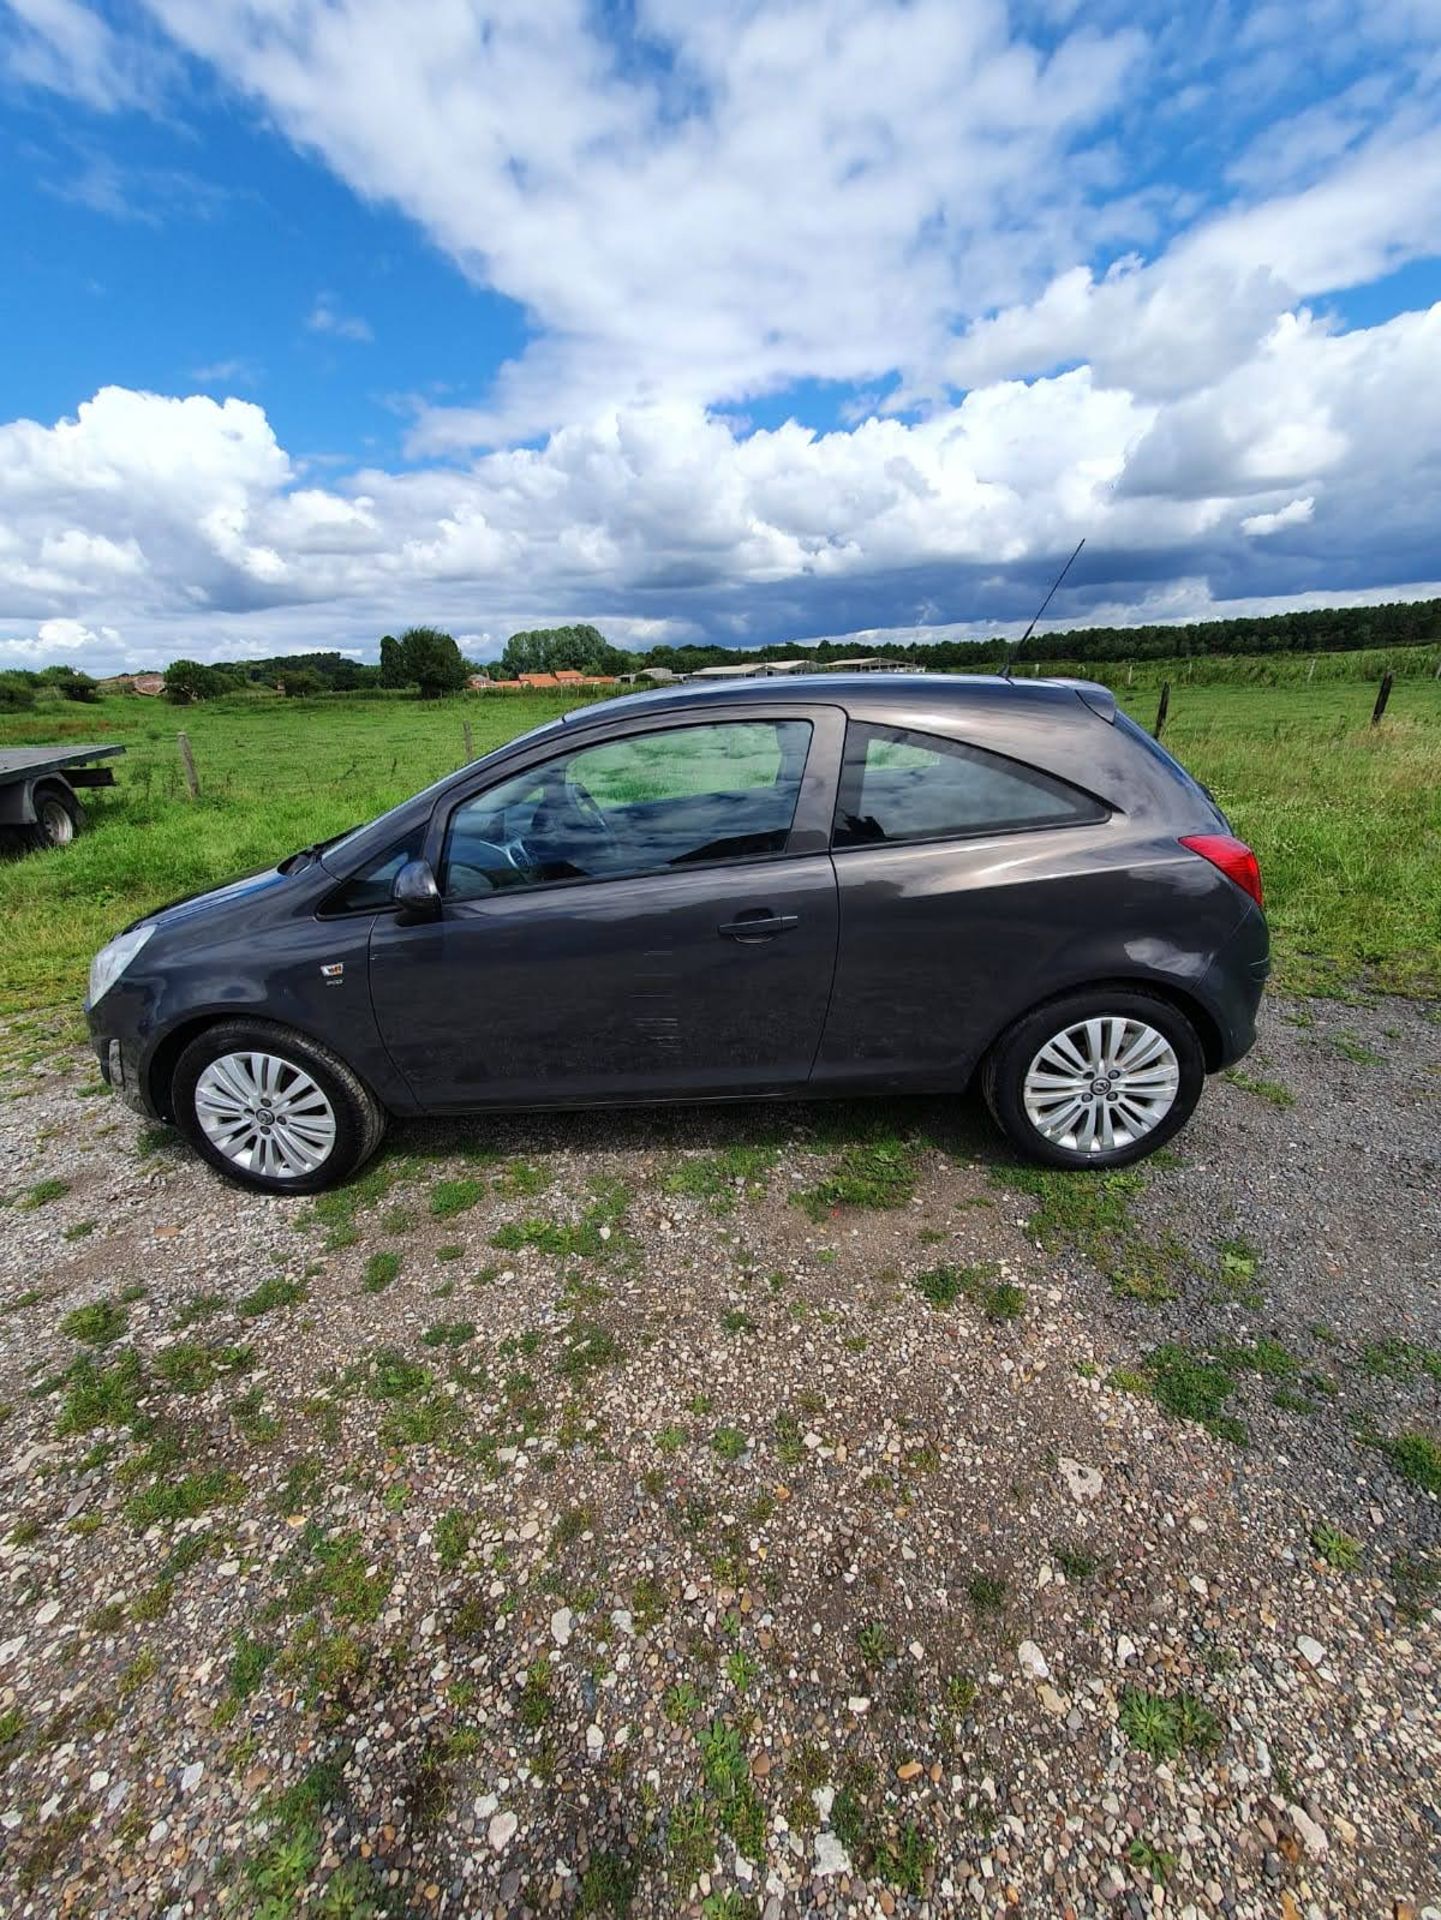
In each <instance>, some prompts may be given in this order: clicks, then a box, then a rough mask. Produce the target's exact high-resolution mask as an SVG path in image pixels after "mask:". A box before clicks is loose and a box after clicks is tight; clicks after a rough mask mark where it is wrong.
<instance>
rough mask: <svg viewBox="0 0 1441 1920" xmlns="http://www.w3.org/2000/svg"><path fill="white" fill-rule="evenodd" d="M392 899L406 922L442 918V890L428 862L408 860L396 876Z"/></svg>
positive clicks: (391, 894) (391, 892)
mask: <svg viewBox="0 0 1441 1920" xmlns="http://www.w3.org/2000/svg"><path fill="white" fill-rule="evenodd" d="M390 897H391V899H392V900H393V901H394V902H395V904H396V906H398V907H399V908H400V917H401V919H402V920H404V921H412V920H437V919H439V917H440V888H439V887H438V886H437V885H436V883H435V874H434V871H433V870H432V868H431V864H430V862H429V861H428V860H407V861H406V863H405V865H404V866H403V867H402V868H401V869H400V872H399V873H398V874H396V876H395V884H394V886H393V887H392V888H391V889H390Z"/></svg>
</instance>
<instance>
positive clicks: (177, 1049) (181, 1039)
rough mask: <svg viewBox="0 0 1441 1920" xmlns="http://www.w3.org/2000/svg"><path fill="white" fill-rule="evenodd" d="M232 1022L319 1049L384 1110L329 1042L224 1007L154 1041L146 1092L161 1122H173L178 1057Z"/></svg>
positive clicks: (181, 1024) (289, 1025)
mask: <svg viewBox="0 0 1441 1920" xmlns="http://www.w3.org/2000/svg"><path fill="white" fill-rule="evenodd" d="M232 1020H248V1021H251V1022H252V1023H253V1024H254V1025H256V1026H264V1027H270V1028H272V1029H273V1030H274V1032H275V1033H276V1034H278V1035H279V1034H288V1033H293V1034H294V1035H295V1037H296V1039H297V1040H304V1041H306V1042H307V1044H309V1045H310V1046H312V1047H316V1048H318V1049H319V1050H320V1052H321V1053H324V1054H330V1055H332V1056H333V1057H334V1058H336V1059H338V1060H340V1061H341V1063H342V1065H343V1066H344V1067H345V1068H346V1070H347V1071H348V1072H349V1073H352V1074H354V1076H355V1078H356V1079H357V1080H358V1081H360V1083H361V1085H362V1086H363V1087H364V1088H365V1090H366V1092H367V1093H368V1094H369V1095H370V1097H371V1098H372V1099H373V1100H374V1101H375V1102H376V1105H377V1106H378V1107H380V1108H381V1109H382V1111H384V1110H385V1102H384V1101H383V1100H382V1099H381V1097H380V1095H379V1094H378V1093H377V1092H376V1090H375V1087H374V1086H373V1085H372V1083H371V1081H370V1078H369V1076H368V1075H367V1074H364V1073H362V1072H361V1070H360V1069H359V1067H357V1066H356V1065H355V1064H354V1062H353V1061H351V1060H348V1059H345V1058H344V1057H343V1056H342V1055H341V1054H339V1053H338V1052H337V1051H336V1049H335V1047H334V1046H332V1045H331V1043H330V1042H329V1041H328V1040H323V1039H322V1038H321V1037H320V1035H319V1034H318V1033H311V1032H309V1031H308V1030H307V1029H306V1028H305V1027H302V1026H297V1024H296V1023H295V1021H293V1020H273V1019H271V1018H270V1017H269V1016H268V1015H265V1014H254V1013H248V1012H246V1011H244V1010H237V1009H236V1008H234V1007H225V1008H216V1009H212V1010H211V1011H210V1012H208V1013H197V1014H193V1015H192V1016H191V1017H190V1018H189V1019H187V1020H182V1021H180V1022H179V1023H178V1024H177V1025H175V1026H173V1027H171V1028H170V1030H169V1031H168V1032H167V1033H166V1034H164V1035H163V1036H162V1038H161V1039H160V1040H159V1041H157V1043H156V1045H155V1048H154V1050H153V1052H152V1053H151V1055H150V1058H149V1059H148V1061H147V1062H146V1064H145V1069H144V1072H145V1092H146V1096H147V1102H148V1104H149V1106H150V1108H151V1110H152V1111H153V1112H154V1113H156V1114H158V1115H159V1117H160V1118H161V1119H162V1120H166V1121H170V1122H173V1121H174V1119H175V1102H174V1100H173V1099H172V1098H171V1089H172V1087H173V1086H174V1083H175V1069H176V1067H177V1066H178V1064H179V1062H180V1056H181V1054H182V1053H184V1051H185V1049H186V1048H187V1047H188V1046H189V1045H190V1043H191V1041H192V1040H198V1039H199V1038H200V1036H201V1034H203V1033H205V1032H207V1031H208V1030H209V1029H210V1028H211V1027H222V1026H226V1025H228V1024H229V1023H230V1022H231V1021H232Z"/></svg>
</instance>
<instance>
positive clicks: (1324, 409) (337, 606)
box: [0, 305, 1441, 657]
mask: <svg viewBox="0 0 1441 1920" xmlns="http://www.w3.org/2000/svg"><path fill="white" fill-rule="evenodd" d="M1437 364H1441V305H1438V306H1437V307H1436V308H1433V309H1432V310H1431V311H1430V312H1428V313H1423V314H1405V315H1401V316H1399V317H1398V318H1397V319H1395V320H1393V321H1390V322H1388V323H1387V324H1385V325H1383V326H1378V327H1374V328H1370V329H1365V330H1360V331H1356V332H1353V333H1350V334H1335V333H1332V332H1329V331H1327V330H1326V329H1325V328H1323V327H1321V326H1320V325H1318V324H1317V323H1315V322H1310V321H1304V320H1296V321H1289V322H1287V323H1285V324H1284V325H1282V326H1280V327H1278V328H1276V329H1275V330H1273V332H1272V334H1271V335H1270V336H1269V337H1268V338H1267V340H1266V341H1265V342H1264V343H1263V344H1262V346H1261V347H1260V348H1259V349H1258V350H1257V351H1256V353H1255V354H1254V355H1253V356H1252V358H1251V359H1250V360H1249V361H1248V362H1247V363H1246V364H1245V365H1244V366H1243V367H1241V368H1239V369H1237V370H1235V371H1233V372H1231V373H1229V374H1227V375H1225V376H1224V377H1223V378H1221V379H1220V380H1218V381H1216V382H1214V383H1213V384H1212V385H1211V386H1209V387H1207V388H1204V389H1201V390H1199V391H1197V392H1196V393H1193V394H1187V395H1185V396H1183V397H1181V398H1179V399H1176V400H1172V401H1156V400H1148V399H1143V398H1140V397H1138V396H1136V395H1134V394H1131V393H1128V392H1126V391H1124V390H1122V389H1120V388H1117V387H1106V386H1103V385H1101V384H1100V383H1099V382H1098V381H1097V380H1096V378H1095V377H1094V376H1093V374H1092V373H1091V372H1090V371H1089V370H1087V369H1085V368H1081V369H1077V370H1074V371H1071V372H1067V373H1064V374H1061V375H1058V376H1055V377H1052V378H1049V379H1044V380H1037V381H1034V382H1032V383H1030V384H1025V383H1022V382H1018V381H1008V382H996V383H992V384H991V385H989V386H987V387H984V388H980V389H977V390H976V391H974V392H972V393H970V394H969V395H967V396H966V398H965V399H964V400H963V401H962V402H960V403H959V404H958V405H955V406H951V407H947V408H943V409H938V410H937V411H936V412H934V413H933V414H931V415H930V416H929V417H927V418H925V419H923V420H920V421H916V422H911V423H907V422H904V421H902V420H899V419H895V418H891V419H869V420H866V421H863V422H861V423H860V424H858V425H856V426H855V427H852V428H849V429H846V430H838V431H835V432H831V433H825V434H817V433H813V432H811V431H810V430H808V429H806V428H803V427H800V426H797V425H794V424H788V425H785V426H782V427H779V428H776V429H774V430H770V431H761V432H753V433H750V434H748V435H745V436H738V435H737V433H736V432H735V431H734V429H733V428H732V427H731V426H730V425H728V424H727V423H726V422H725V421H723V420H722V419H720V418H718V417H717V416H715V415H713V414H710V413H708V412H707V411H706V410H705V409H704V408H701V407H699V406H697V405H695V404H694V403H691V402H685V401H679V400H674V401H667V402H664V403H660V402H658V403H655V404H653V405H650V406H638V407H628V408H611V409H608V410H606V411H604V412H603V413H601V414H598V415H597V416H595V417H594V418H593V419H591V420H589V421H587V422H585V423H582V424H576V425H573V426H570V427H566V428H563V429H561V430H560V431H559V432H557V433H556V434H554V435H552V436H551V437H550V438H549V440H548V441H546V442H545V444H543V445H542V446H539V447H535V448H515V449H510V450H505V451H499V452H495V453H492V454H488V455H486V456H484V457H483V458H481V459H479V460H476V461H475V462H474V463H472V464H471V465H470V466H468V467H464V468H458V467H429V468H425V467H422V468H419V469H414V470H408V471H402V472H395V473H392V472H386V471H384V470H382V469H379V468H376V469H370V470H365V471H362V472H359V473H356V474H354V475H352V476H350V477H349V478H348V479H346V480H344V481H342V482H339V483H337V484H334V485H330V486H315V485H312V484H309V483H308V482H306V481H305V480H304V479H303V478H302V476H301V475H300V473H299V471H298V468H297V465H296V463H294V462H293V461H292V460H291V459H290V458H289V457H288V455H287V454H286V452H285V450H284V449H283V448H282V447H281V446H280V445H279V444H278V443H277V441H276V439H275V436H274V433H273V431H272V429H271V427H270V425H269V423H268V421H267V419H266V416H265V414H264V413H263V411H262V410H261V409H260V408H259V407H258V406H256V405H254V404H253V403H251V402H248V401H241V400H236V399H229V400H227V401H225V402H224V403H223V404H221V403H217V402H216V401H214V400H211V399H208V398H205V397H202V396H191V397H189V398H187V399H171V398H166V397H162V396H158V395H154V394H143V393H133V392H128V391H125V390H122V389H118V388H106V389H104V390H102V391H101V392H100V393H99V394H97V395H96V396H95V398H94V399H93V400H92V401H90V402H88V403H87V404H86V405H85V406H84V407H82V408H81V409H80V410H79V413H78V415H77V416H76V418H74V419H73V420H64V421H61V422H59V423H57V424H56V425H55V426H53V427H43V426H41V425H39V424H37V423H35V422H29V421H21V422H16V423H14V424H13V425H11V426H9V427H5V428H0V529H3V531H0V634H4V635H13V637H14V639H16V640H19V641H21V642H24V643H25V644H26V645H27V646H28V645H29V643H30V642H31V640H32V639H33V638H34V636H35V635H36V633H38V632H39V631H40V628H41V623H43V622H46V621H52V620H56V619H66V620H77V621H83V622H86V623H87V624H88V625H89V626H91V627H92V628H97V629H98V628H99V627H100V626H102V625H104V626H109V627H113V628H117V629H121V630H123V631H124V632H125V634H126V636H127V640H128V642H129V644H130V645H131V646H132V647H134V648H135V649H137V650H138V651H139V652H140V653H141V654H142V655H143V656H145V657H154V656H155V654H156V653H157V652H158V653H160V654H162V655H165V656H166V657H168V656H169V655H170V654H173V653H176V652H180V651H185V652H195V653H208V654H213V655H224V654H226V653H235V652H249V653H255V652H259V651H266V650H269V649H270V648H273V647H276V646H280V645H282V644H287V643H294V642H295V639H296V636H297V635H301V634H303V635H304V637H305V644H326V645H334V644H337V643H340V644H346V645H356V644H360V645H371V644H373V642H374V639H375V636H377V635H378V634H379V633H380V632H382V631H386V630H387V629H390V628H392V627H393V626H394V624H395V623H396V622H397V621H406V620H409V619H420V618H439V619H443V620H445V621H446V622H447V623H449V624H451V625H452V626H453V627H454V628H456V629H458V630H461V631H465V632H472V633H476V632H479V633H486V632H488V633H491V634H495V635H499V636H501V637H502V638H503V636H504V634H505V633H506V632H508V631H510V630H511V629H512V628H513V627H514V626H518V625H529V624H534V623H535V622H536V621H537V620H543V619H554V618H566V617H571V618H574V617H589V618H596V619H598V620H600V621H601V622H602V624H605V625H608V626H611V627H612V629H613V630H614V631H616V633H617V635H618V636H620V635H622V634H629V633H635V634H637V635H639V634H643V633H651V632H656V633H658V632H662V631H664V632H666V633H669V634H673V633H678V632H683V633H685V634H687V635H688V636H689V635H700V634H703V633H714V634H728V635H731V636H733V637H735V638H738V639H741V640H744V639H745V638H746V637H748V636H753V637H763V636H768V635H769V634H770V633H773V632H775V631H777V630H780V631H784V630H786V629H787V628H789V629H790V630H791V631H795V632H798V633H800V634H804V633H806V632H812V633H813V632H816V631H818V630H825V629H826V628H828V627H833V626H837V625H840V626H846V627H850V626H854V627H860V626H866V625H872V624H876V623H875V622H874V621H872V620H869V619H867V618H865V617H864V616H865V611H866V610H867V609H869V608H870V607H872V606H881V607H884V608H885V609H886V621H887V623H894V622H896V621H899V622H900V623H901V624H906V623H907V621H908V620H912V621H922V622H928V621H929V620H930V619H931V618H933V617H934V615H933V614H932V612H931V611H930V609H931V608H933V607H937V606H941V605H944V606H947V607H949V608H951V609H955V608H957V607H958V606H964V605H966V604H970V605H973V606H974V608H975V613H976V616H977V617H978V618H981V617H985V618H994V617H995V616H996V615H998V614H1004V613H1005V612H1006V610H1007V609H1009V608H1011V607H1013V606H1014V605H1015V604H1016V603H1017V602H1018V601H1024V600H1026V599H1028V598H1030V596H1031V595H1032V594H1033V592H1034V587H1033V584H1032V583H1033V581H1034V580H1035V579H1036V578H1038V577H1040V576H1041V575H1043V574H1044V573H1045V571H1046V570H1047V568H1048V567H1050V566H1052V565H1053V564H1054V562H1053V560H1052V556H1054V555H1058V554H1061V553H1064V552H1065V551H1066V550H1068V549H1069V548H1070V547H1071V546H1072V545H1074V543H1075V542H1076V540H1077V539H1079V538H1080V536H1081V535H1082V534H1083V533H1084V534H1085V535H1086V537H1087V550H1086V554H1085V558H1084V563H1083V565H1082V567H1081V568H1080V569H1078V574H1077V576H1076V579H1075V583H1074V584H1075V589H1076V590H1077V592H1079V593H1080V594H1081V596H1082V598H1081V599H1079V600H1078V599H1076V598H1075V597H1074V596H1073V597H1072V598H1070V599H1069V600H1068V601H1063V603H1062V610H1063V611H1065V610H1073V609H1074V608H1075V607H1076V606H1078V605H1084V604H1086V603H1087V602H1089V601H1093V600H1098V599H1100V600H1105V601H1108V602H1109V603H1111V604H1113V605H1119V606H1121V607H1125V606H1127V605H1131V606H1135V605H1137V604H1139V603H1140V602H1142V601H1143V600H1145V599H1146V597H1147V596H1148V595H1153V594H1154V593H1155V592H1156V591H1157V589H1156V588H1155V586H1154V581H1155V579H1156V576H1157V574H1158V573H1162V574H1164V573H1168V572H1170V573H1179V574H1181V575H1183V576H1194V575H1195V574H1196V573H1197V568H1198V564H1199V565H1200V568H1201V572H1202V573H1203V575H1204V576H1205V577H1207V578H1208V579H1210V581H1211V587H1210V588H1209V589H1208V590H1210V591H1218V586H1217V583H1218V582H1219V583H1224V584H1225V587H1226V596H1227V597H1237V596H1238V595H1240V594H1242V593H1250V594H1252V595H1255V594H1257V593H1260V592H1264V591H1265V590H1266V589H1265V588H1263V587H1260V586H1258V585H1257V584H1256V582H1257V580H1258V578H1263V577H1264V576H1258V575H1256V574H1255V572H1254V571H1252V569H1253V565H1254V564H1255V563H1253V561H1252V559H1251V556H1252V555H1253V554H1256V553H1257V552H1258V551H1259V550H1260V549H1261V548H1263V547H1265V548H1266V549H1267V550H1268V551H1276V550H1278V543H1276V542H1275V541H1274V540H1272V541H1269V542H1268V541H1266V540H1264V539H1261V538H1258V536H1267V535H1272V536H1274V535H1275V534H1277V533H1280V532H1281V531H1283V530H1284V532H1285V534H1286V540H1285V542H1284V551H1285V554H1286V556H1288V561H1287V564H1289V565H1290V566H1291V567H1292V574H1291V576H1290V584H1291V587H1292V590H1293V591H1295V592H1298V593H1300V592H1304V591H1307V590H1310V589H1312V588H1315V587H1316V586H1317V584H1318V582H1325V581H1327V580H1329V581H1330V582H1332V584H1333V586H1334V587H1335V588H1342V589H1345V588H1351V587H1354V586H1356V585H1364V586H1369V585H1371V584H1373V582H1374V581H1375V580H1376V579H1377V578H1378V576H1377V575H1376V574H1375V573H1372V574H1371V575H1370V576H1369V577H1366V576H1365V575H1364V574H1363V577H1362V578H1361V579H1360V580H1359V581H1358V580H1357V578H1356V570H1358V569H1364V568H1367V567H1369V566H1373V565H1374V564H1376V563H1375V561H1374V554H1375V552H1376V541H1377V537H1378V535H1377V529H1378V527H1380V528H1384V529H1385V532H1384V541H1385V543H1386V544H1385V546H1384V549H1383V551H1384V555H1385V558H1384V566H1385V569H1386V571H1385V572H1384V573H1382V574H1381V575H1380V576H1379V578H1380V579H1381V580H1383V581H1389V580H1395V579H1414V578H1418V577H1423V576H1424V575H1425V574H1426V573H1427V572H1429V570H1430V568H1431V565H1432V564H1433V561H1432V554H1433V544H1434V543H1433V539H1432V531H1431V530H1432V528H1433V526H1434V523H1435V519H1436V516H1437V514H1438V512H1441V472H1438V468H1437V463H1436V460H1435V457H1434V454H1435V449H1436V448H1437V447H1438V446H1441V385H1438V383H1437V382H1436V381H1435V380H1434V379H1433V378H1432V373H1433V371H1434V368H1435V366H1436V365H1437ZM1398 472H1399V473H1404V474H1405V475H1406V476H1407V486H1406V487H1405V488H1404V489H1402V488H1398V487H1397V485H1396V482H1395V476H1396V474H1397V473H1398ZM1070 591H1071V590H1070V588H1068V593H1070ZM1036 597H1039V596H1036ZM908 609H914V611H908ZM847 614H849V615H850V617H849V618H846V617H845V616H846V615H847ZM837 615H840V616H841V619H840V620H839V621H838V620H837V618H836V616H837ZM857 615H860V616H861V617H860V618H857V617H856V616H857ZM1075 617H1080V616H1079V615H1076V616H1075ZM67 631H68V630H67Z"/></svg>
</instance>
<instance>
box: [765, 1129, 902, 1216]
mask: <svg viewBox="0 0 1441 1920" xmlns="http://www.w3.org/2000/svg"><path fill="white" fill-rule="evenodd" d="M919 1174H920V1156H919V1153H918V1152H917V1149H916V1147H915V1146H914V1145H913V1144H912V1143H911V1142H910V1141H908V1140H898V1139H890V1138H883V1139H879V1140H861V1141H856V1142H855V1143H853V1144H852V1145H850V1146H848V1147H846V1148H844V1149H843V1150H842V1152H841V1154H840V1156H839V1158H838V1159H837V1160H836V1161H835V1162H834V1164H833V1165H832V1167H831V1170H830V1172H829V1173H828V1174H827V1175H826V1177H825V1178H824V1179H823V1180H821V1181H819V1182H818V1183H817V1184H816V1185H815V1186H813V1187H806V1188H803V1189H802V1190H801V1192H799V1193H797V1194H796V1195H794V1196H793V1197H794V1200H795V1204H796V1205H797V1206H798V1207H801V1208H803V1209H804V1211H805V1212H806V1213H807V1214H809V1216H810V1218H811V1219H812V1220H816V1221H821V1220H824V1219H825V1218H826V1216H827V1214H829V1213H832V1212H833V1211H834V1210H835V1209H836V1208H837V1207H871V1208H891V1207H903V1206H905V1205H906V1204H907V1202H908V1201H909V1200H910V1198H911V1196H912V1195H913V1194H914V1193H915V1190H916V1181H917V1179H918V1178H919Z"/></svg>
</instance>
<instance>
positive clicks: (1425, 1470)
mask: <svg viewBox="0 0 1441 1920" xmlns="http://www.w3.org/2000/svg"><path fill="white" fill-rule="evenodd" d="M1381 1451H1382V1452H1383V1453H1384V1454H1385V1455H1386V1458H1387V1459H1388V1460H1389V1461H1390V1462H1391V1465H1392V1466H1393V1467H1394V1468H1395V1469H1396V1471H1397V1473H1399V1474H1400V1475H1401V1477H1402V1479H1403V1480H1409V1481H1410V1482H1411V1484H1412V1485H1413V1486H1416V1487H1420V1489H1421V1491H1422V1492H1423V1493H1434V1494H1438V1495H1441V1441H1438V1440H1436V1439H1435V1438H1434V1437H1433V1436H1432V1435H1431V1434H1429V1433H1418V1432H1416V1431H1414V1430H1413V1431H1411V1432H1408V1433H1400V1434H1397V1435H1396V1437H1395V1439H1393V1440H1383V1441H1382V1442H1381Z"/></svg>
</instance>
